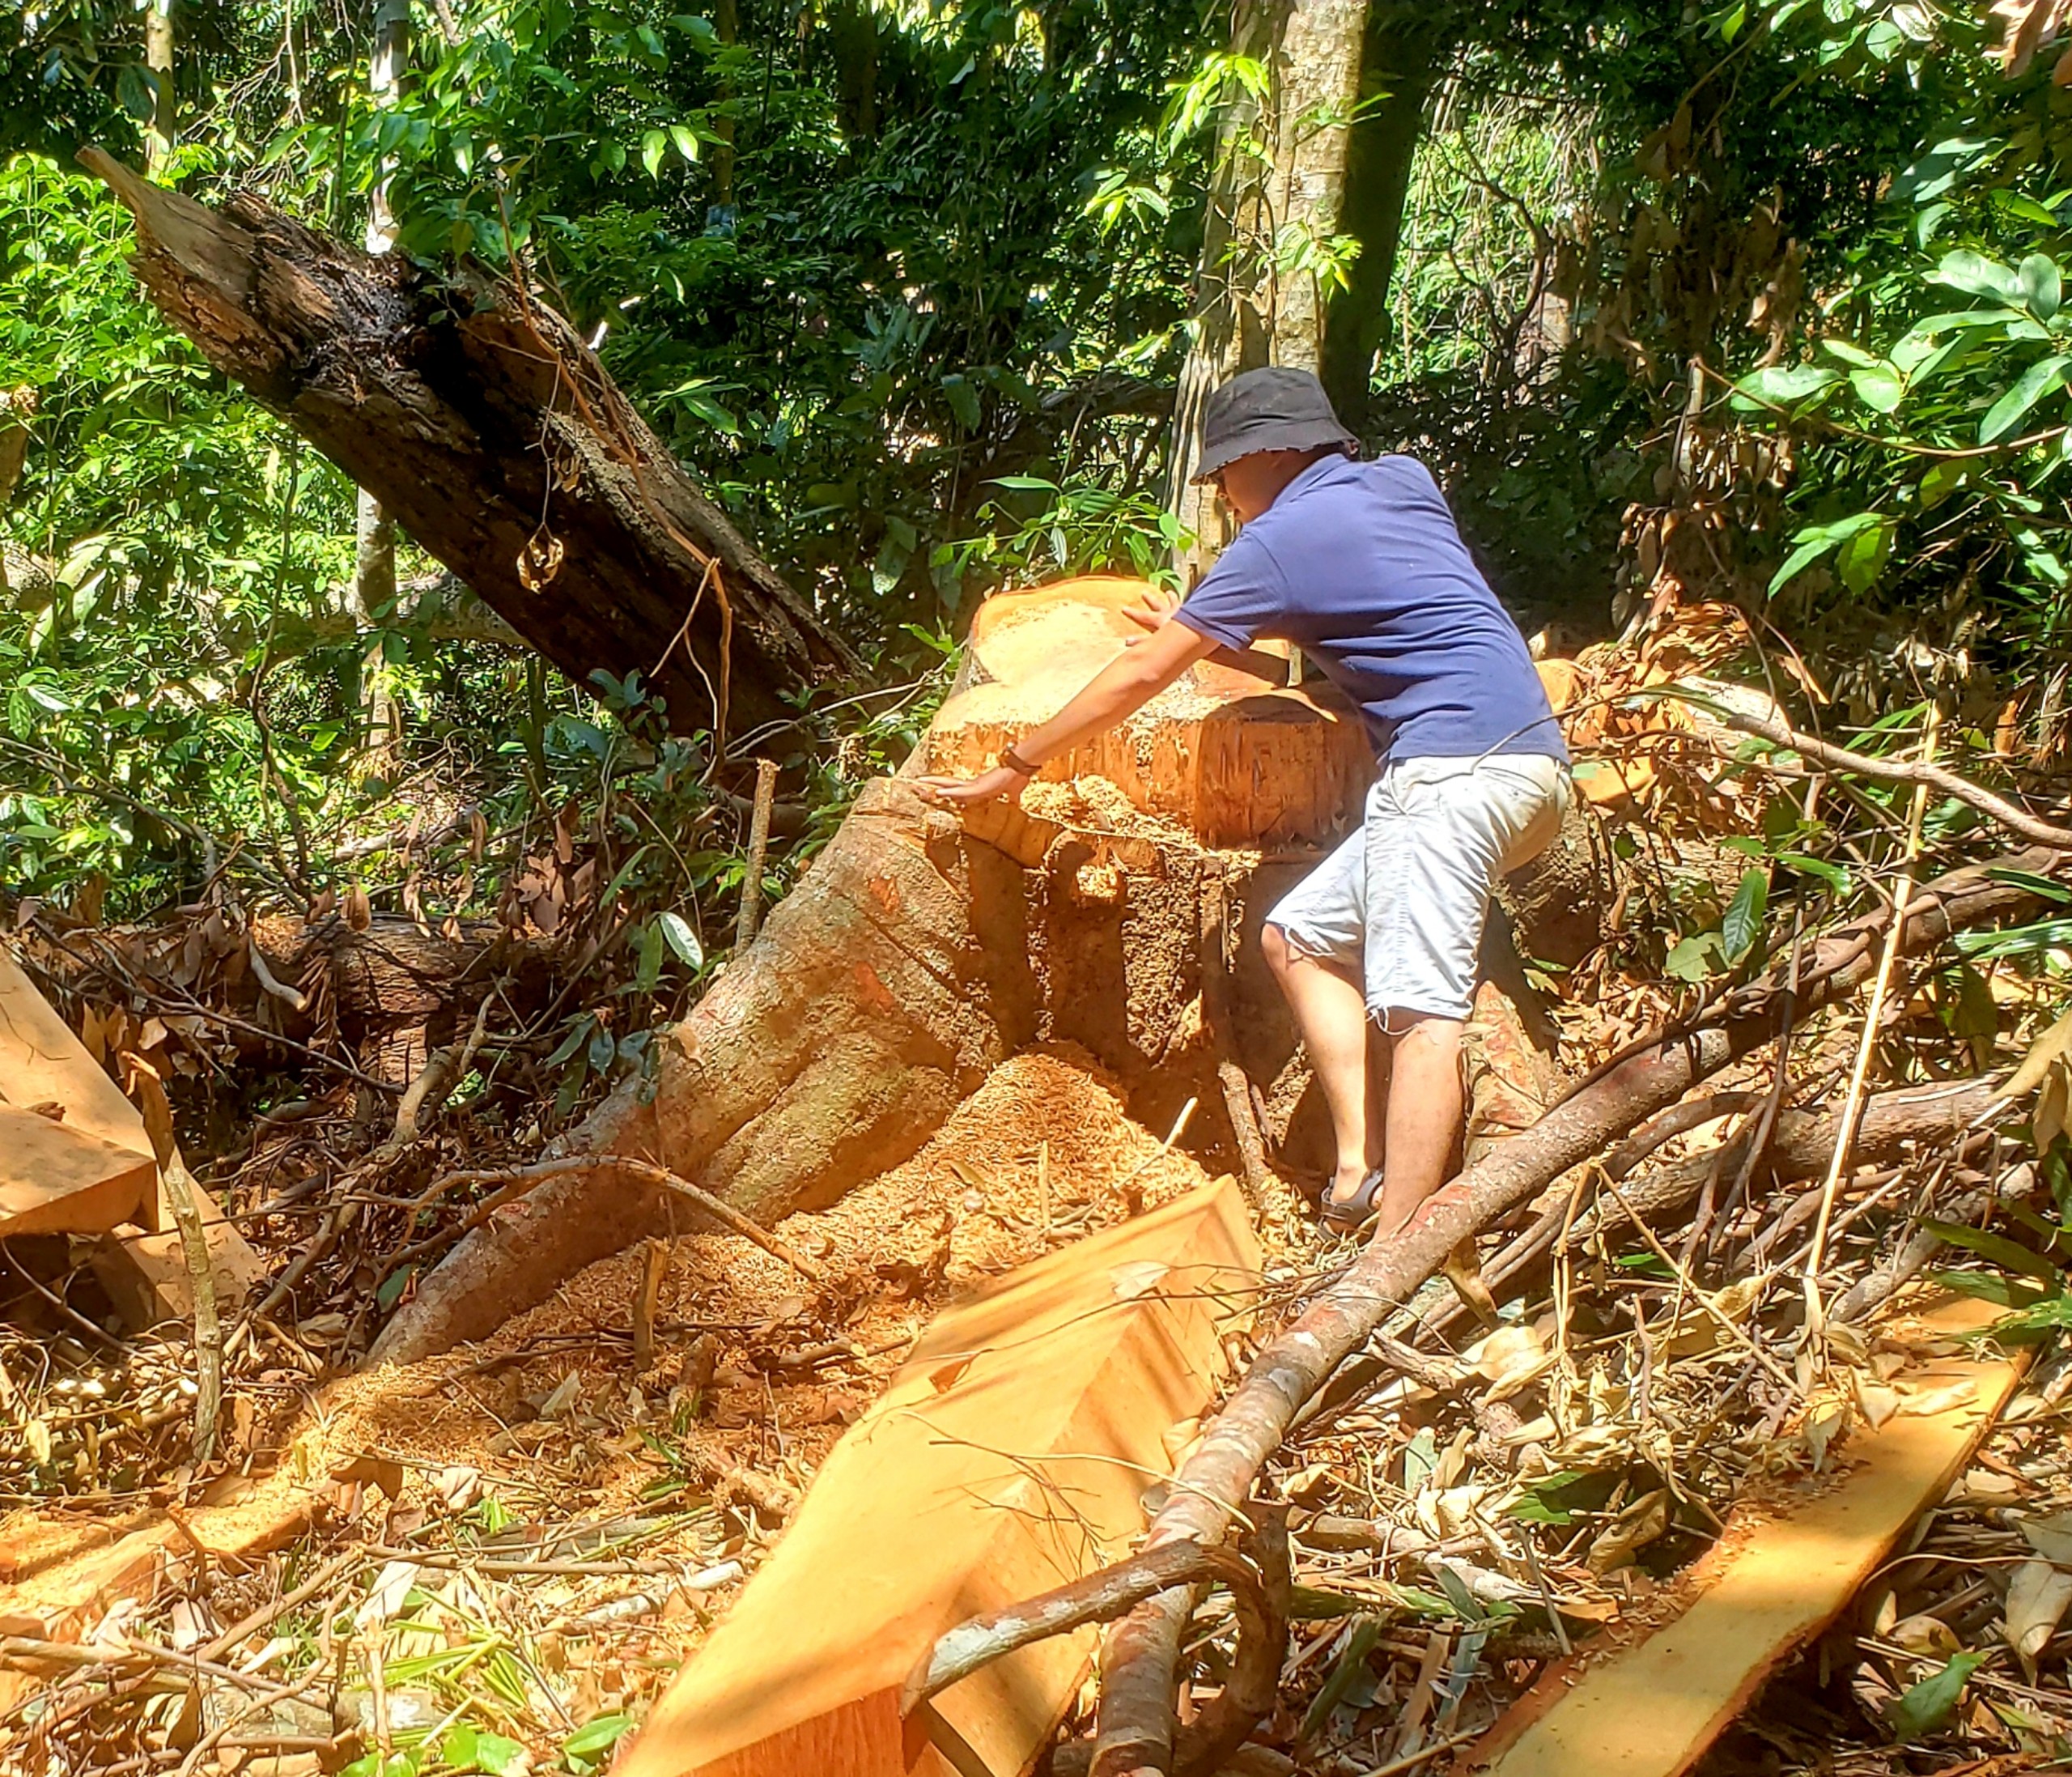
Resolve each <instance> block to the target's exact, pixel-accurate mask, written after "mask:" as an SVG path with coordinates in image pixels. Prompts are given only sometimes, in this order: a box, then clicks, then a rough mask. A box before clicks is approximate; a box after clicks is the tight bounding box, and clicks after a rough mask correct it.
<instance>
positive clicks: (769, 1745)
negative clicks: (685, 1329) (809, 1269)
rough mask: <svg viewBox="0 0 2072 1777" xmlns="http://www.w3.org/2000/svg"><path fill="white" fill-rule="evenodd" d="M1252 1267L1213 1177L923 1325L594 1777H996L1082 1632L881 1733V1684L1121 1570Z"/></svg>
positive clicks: (1254, 1258) (1246, 1231)
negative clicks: (1149, 1493) (764, 1552)
mask: <svg viewBox="0 0 2072 1777" xmlns="http://www.w3.org/2000/svg"><path fill="white" fill-rule="evenodd" d="M1258 1290H1259V1249H1258V1247H1257V1244H1256V1243H1255V1240H1254V1239H1253V1236H1252V1231H1251V1225H1250V1220H1249V1218H1247V1216H1246V1209H1245V1203H1244V1199H1243V1197H1242V1196H1241V1195H1240V1193H1239V1192H1238V1188H1237V1187H1236V1186H1235V1185H1234V1184H1233V1183H1232V1182H1231V1181H1230V1180H1229V1179H1227V1178H1226V1179H1223V1180H1219V1181H1218V1182H1217V1183H1216V1184H1212V1185H1209V1186H1207V1187H1204V1188H1202V1189H1199V1190H1196V1191H1194V1192H1190V1193H1189V1194H1188V1195H1187V1196H1185V1197H1180V1198H1178V1199H1177V1200H1175V1201H1174V1202H1172V1203H1170V1204H1168V1205H1166V1206H1165V1207H1163V1208H1161V1209H1156V1210H1153V1212H1152V1213H1151V1214H1148V1215H1144V1216H1141V1217H1139V1218H1137V1219H1136V1220H1135V1221H1133V1222H1123V1223H1122V1224H1121V1225H1120V1226H1116V1227H1113V1228H1110V1229H1107V1230H1106V1231H1103V1232H1102V1233H1099V1234H1096V1235H1090V1236H1089V1237H1088V1238H1087V1239H1084V1240H1081V1241H1080V1242H1078V1243H1076V1244H1075V1245H1072V1246H1070V1247H1068V1248H1064V1250H1063V1251H1061V1252H1054V1253H1051V1254H1050V1255H1048V1256H1047V1257H1044V1258H1042V1259H1039V1260H1037V1261H1036V1262H1035V1263H1034V1264H1033V1265H1026V1266H1025V1267H1023V1268H1022V1269H1021V1270H1019V1271H1016V1272H1013V1273H1009V1274H1008V1276H1007V1277H1003V1278H1001V1279H1000V1280H999V1281H998V1282H996V1283H994V1284H993V1285H991V1286H990V1287H989V1288H988V1289H987V1290H986V1291H985V1293H984V1294H982V1295H980V1296H979V1297H978V1298H977V1299H975V1300H974V1301H971V1302H970V1303H965V1304H964V1305H962V1306H961V1307H956V1308H953V1309H952V1310H950V1311H949V1312H948V1313H946V1314H945V1315H943V1316H941V1317H940V1319H939V1320H936V1323H935V1324H934V1325H932V1327H931V1328H929V1329H928V1333H927V1334H926V1335H925V1336H924V1337H923V1339H922V1341H921V1342H920V1344H919V1345H918V1346H916V1347H915V1350H914V1354H913V1355H912V1356H911V1358H908V1359H907V1363H906V1364H905V1365H904V1366H903V1367H902V1368H901V1370H900V1371H899V1373H898V1375H897V1376H896V1377H894V1380H893V1382H892V1385H891V1387H890V1389H889V1390H888V1392H886V1393H885V1396H884V1397H882V1398H881V1400H880V1401H879V1402H878V1404H877V1405H876V1406H875V1407H874V1408H873V1409H872V1410H871V1411H870V1412H869V1413H868V1414H867V1415H866V1416H865V1417H864V1418H863V1419H862V1420H861V1421H860V1422H858V1423H857V1424H856V1426H855V1427H854V1428H853V1429H852V1430H851V1431H850V1432H849V1433H848V1435H847V1436H845V1437H844V1438H843V1440H842V1442H841V1443H839V1444H838V1445H836V1446H835V1448H834V1452H833V1453H832V1454H831V1455H830V1456H829V1457H828V1459H827V1460H826V1463H825V1464H823V1465H822V1468H821V1470H820V1473H819V1474H818V1475H817V1477H815V1478H814V1481H813V1486H812V1488H811V1489H810V1490H809V1492H808V1493H807V1494H806V1498H805V1504H804V1505H803V1506H802V1507H800V1511H799V1512H798V1515H797V1516H796V1518H794V1519H793V1520H792V1524H791V1525H790V1527H789V1528H788V1529H787V1530H786V1532H785V1533H784V1540H783V1542H781V1543H780V1544H779V1545H778V1548H777V1552H776V1553H775V1554H774V1555H772V1556H771V1558H770V1560H769V1561H768V1562H766V1564H765V1565H764V1566H763V1567H762V1570H761V1571H759V1572H758V1573H757V1575H756V1576H755V1578H754V1580H753V1581H752V1582H751V1583H750V1584H749V1587H748V1588H747V1590H746V1591H745V1592H743V1594H742V1595H741V1598H740V1600H739V1601H737V1603H736V1604H735V1605H734V1607H733V1609H732V1612H731V1613H729V1614H728V1618H727V1619H726V1620H725V1622H723V1623H721V1625H720V1627H719V1629H718V1630H716V1631H715V1634H714V1635H713V1636H712V1639H711V1640H710V1641H708V1642H707V1643H706V1644H705V1646H704V1647H703V1648H702V1649H701V1650H700V1651H699V1652H698V1655H697V1656H696V1657H695V1658H694V1659H693V1660H691V1662H690V1664H689V1665H688V1666H686V1668H685V1669H684V1671H683V1673H682V1674H681V1677H678V1678H677V1681H676V1682H675V1683H674V1684H673V1685H672V1686H670V1688H669V1690H668V1691H667V1692H665V1693H664V1695H663V1697H662V1698H661V1700H660V1702H659V1703H656V1706H655V1709H654V1711H653V1713H652V1715H649V1717H648V1722H647V1725H646V1727H645V1728H643V1730H642V1732H641V1735H640V1737H639V1740H638V1741H636V1742H635V1744H634V1745H633V1746H632V1747H631V1749H630V1750H629V1751H628V1752H627V1753H626V1754H625V1755H624V1756H623V1757H622V1758H620V1760H619V1762H618V1766H617V1767H616V1771H617V1774H618V1777H694V1774H695V1777H805V1773H808V1772H811V1773H812V1774H813V1777H909V1774H918V1773H923V1772H925V1773H928V1777H951V1774H952V1773H961V1774H962V1777H981V1774H990V1777H1019V1774H1020V1773H1021V1772H1023V1771H1026V1770H1028V1769H1029V1767H1030V1764H1031V1763H1032V1762H1034V1759H1035V1758H1036V1756H1037V1754H1038V1752H1039V1751H1040V1750H1041V1749H1042V1745H1043V1744H1044V1743H1045V1741H1047V1740H1048V1739H1049V1737H1050V1736H1051V1733H1052V1732H1053V1731H1054V1730H1055V1728H1056V1726H1057V1724H1058V1721H1059V1719H1060V1718H1061V1717H1062V1715H1064V1710H1065V1707H1066V1705H1067V1704H1068V1703H1069V1702H1070V1700H1071V1698H1072V1692H1073V1690H1075V1689H1076V1686H1078V1683H1079V1681H1080V1678H1081V1675H1082V1673H1084V1672H1085V1668H1086V1663H1087V1660H1088V1659H1089V1656H1090V1655H1091V1652H1092V1650H1093V1635H1092V1633H1091V1632H1090V1631H1083V1632H1082V1633H1081V1635H1077V1636H1074V1637H1068V1638H1059V1639H1055V1640H1052V1641H1047V1642H1042V1643H1038V1644H1036V1645H1035V1646H1033V1647H1025V1648H1024V1649H1022V1650H1021V1652H1018V1653H1015V1654H1012V1655H1010V1656H1008V1657H1007V1658H1005V1659H1004V1660H999V1661H996V1663H995V1664H991V1665H990V1666H987V1667H986V1668H985V1669H983V1670H982V1671H980V1672H979V1673H974V1674H973V1675H972V1676H971V1677H969V1678H967V1679H966V1680H964V1681H962V1683H960V1684H957V1685H956V1686H953V1687H951V1688H950V1689H949V1690H946V1691H945V1692H944V1693H943V1694H941V1695H940V1696H939V1697H937V1698H936V1699H935V1700H934V1702H933V1703H932V1704H929V1705H926V1706H924V1707H923V1708H922V1709H920V1710H919V1711H916V1712H915V1715H914V1716H913V1717H912V1718H911V1719H910V1720H907V1721H904V1722H902V1720H901V1719H900V1712H899V1703H898V1698H899V1690H900V1686H901V1685H902V1681H904V1680H905V1678H906V1677H907V1673H909V1671H910V1670H911V1669H912V1668H913V1666H914V1664H915V1662H916V1661H917V1660H919V1659H920V1658H921V1657H922V1656H923V1655H924V1654H926V1653H927V1652H928V1649H929V1648H930V1647H932V1645H933V1644H934V1642H935V1639H936V1636H938V1635H940V1634H941V1633H942V1632H943V1631H944V1630H946V1629H949V1627H951V1626H953V1624H955V1623H957V1622H962V1621H963V1620H964V1618H966V1617H968V1616H970V1615H971V1614H972V1613H974V1612H978V1611H983V1610H987V1609H994V1608H997V1607H999V1606H1001V1605H1007V1604H1009V1603H1012V1602H1013V1601H1015V1600H1016V1599H1018V1598H1023V1597H1027V1596H1031V1595H1032V1594H1034V1593H1035V1592H1042V1591H1045V1590H1047V1589H1048V1588H1051V1587H1052V1586H1055V1585H1059V1584H1064V1582H1066V1581H1068V1580H1071V1579H1078V1578H1080V1577H1081V1576H1083V1575H1085V1574H1088V1573H1090V1572H1092V1571H1093V1570H1094V1569H1095V1568H1097V1567H1099V1566H1100V1565H1101V1564H1102V1561H1103V1559H1104V1558H1105V1557H1106V1556H1109V1555H1119V1554H1121V1553H1122V1552H1123V1550H1124V1549H1125V1548H1126V1547H1127V1544H1128V1543H1129V1541H1130V1540H1131V1539H1132V1537H1135V1536H1136V1533H1138V1532H1139V1531H1140V1530H1141V1529H1142V1528H1143V1524H1144V1516H1143V1512H1142V1510H1141V1508H1140V1506H1139V1503H1138V1501H1139V1498H1140V1495H1141V1494H1142V1493H1143V1491H1144V1487H1145V1486H1146V1485H1147V1484H1148V1482H1149V1480H1150V1478H1151V1477H1154V1476H1157V1475H1159V1474H1161V1473H1165V1472H1166V1469H1168V1468H1169V1467H1170V1463H1171V1457H1170V1454H1169V1452H1167V1450H1166V1445H1165V1439H1166V1434H1167V1433H1168V1432H1169V1431H1171V1429H1172V1428H1173V1427H1174V1426H1176V1425H1178V1424H1179V1423H1180V1422H1182V1421H1184V1420H1187V1419H1190V1418H1193V1417H1194V1416H1195V1415H1196V1414H1199V1413H1200V1412H1201V1411H1202V1410H1203V1409H1204V1408H1205V1407H1206V1406H1207V1405H1208V1403H1209V1401H1210V1400H1211V1398H1212V1396H1213V1393H1214V1391H1215V1388H1216V1381H1217V1380H1218V1378H1219V1377H1220V1376H1221V1374H1222V1373H1223V1371H1224V1369H1225V1359H1224V1352H1223V1344H1222V1341H1223V1340H1224V1338H1225V1337H1226V1336H1227V1335H1229V1334H1230V1333H1233V1332H1235V1331H1237V1330H1238V1328H1239V1327H1240V1326H1241V1325H1242V1323H1243V1321H1244V1320H1246V1318H1247V1317H1248V1316H1249V1315H1250V1311H1251V1310H1252V1308H1253V1307H1254V1306H1255V1302H1256V1299H1257V1294H1258Z"/></svg>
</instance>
